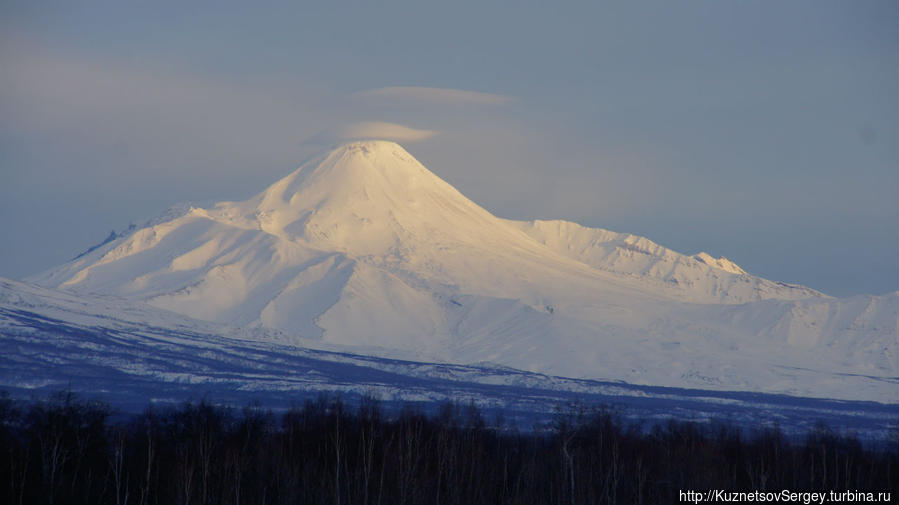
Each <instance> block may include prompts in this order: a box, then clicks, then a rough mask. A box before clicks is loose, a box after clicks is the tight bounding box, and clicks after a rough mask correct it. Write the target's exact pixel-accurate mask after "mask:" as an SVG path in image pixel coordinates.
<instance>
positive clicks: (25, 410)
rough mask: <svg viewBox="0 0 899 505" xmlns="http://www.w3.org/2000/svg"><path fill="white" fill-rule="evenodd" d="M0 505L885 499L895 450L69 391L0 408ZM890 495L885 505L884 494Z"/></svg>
mask: <svg viewBox="0 0 899 505" xmlns="http://www.w3.org/2000/svg"><path fill="white" fill-rule="evenodd" d="M0 451H2V452H0V457H2V461H0V479H2V482H0V502H2V503H9V504H17V505H21V504H49V505H54V504H82V503H84V504H92V505H93V504H116V505H128V504H134V505H148V504H154V505H155V504H183V505H190V504H198V505H206V504H216V505H228V504H234V505H239V504H246V505H251V504H259V505H263V504H265V505H268V504H272V505H274V504H329V505H334V504H336V505H341V504H347V505H369V504H383V505H388V504H390V505H393V504H398V505H406V504H425V503H426V504H438V505H452V504H459V505H462V504H465V505H474V504H503V503H508V504H522V505H525V504H538V503H539V504H605V503H608V504H616V503H617V504H664V503H678V502H679V501H678V500H679V491H681V490H707V489H728V490H760V491H766V490H771V491H779V490H781V489H790V490H796V491H801V490H809V491H820V490H871V491H894V490H893V489H891V488H892V487H894V486H895V485H896V483H897V482H899V450H897V448H896V447H895V446H894V445H890V444H889V443H887V442H886V441H884V442H882V443H878V444H863V443H862V442H861V441H860V440H859V439H858V438H857V437H855V436H853V435H852V434H840V433H836V432H834V431H833V430H830V429H828V428H826V427H824V426H818V427H817V428H815V429H814V430H811V431H810V432H809V433H808V434H807V435H806V436H805V437H804V438H800V439H796V438H788V437H786V436H785V435H784V434H783V433H782V432H781V431H780V430H779V429H777V428H771V429H763V430H759V431H756V432H752V433H748V432H746V431H744V430H742V429H740V428H738V427H736V426H734V425H732V424H726V423H707V424H697V423H690V422H678V421H668V422H666V423H661V424H657V425H654V426H652V427H651V428H644V427H641V426H639V425H636V424H633V423H627V422H624V421H623V420H622V419H621V417H620V416H619V415H617V414H616V413H615V412H612V411H609V410H607V409H594V410H578V411H574V410H571V411H568V412H565V413H560V414H559V415H558V417H557V419H556V421H555V422H554V424H553V425H552V426H551V427H549V428H547V429H546V430H536V431H533V430H529V431H519V430H518V429H516V428H515V427H514V426H508V425H507V424H506V423H505V422H504V421H503V420H502V419H496V420H493V421H490V422H488V421H487V420H486V419H485V418H484V416H483V414H482V413H481V411H480V410H479V409H477V408H476V407H474V406H471V405H469V406H462V405H458V404H452V403H449V404H445V405H443V406H441V407H440V409H439V410H438V411H437V412H436V413H434V414H431V415H427V414H425V413H424V412H422V411H421V410H417V409H414V408H405V409H403V410H401V411H398V412H397V411H392V412H389V413H388V411H387V410H386V409H384V408H383V407H382V406H381V405H380V404H379V402H378V401H376V400H374V399H371V398H365V399H363V400H362V401H361V402H360V403H359V404H357V405H354V406H352V407H350V406H349V405H348V404H346V403H345V402H343V401H341V400H340V398H339V397H324V396H323V397H320V398H319V399H317V400H313V401H307V402H305V403H304V404H303V405H301V406H296V407H293V408H291V409H289V410H287V411H286V412H285V413H283V414H278V415H276V414H273V413H272V412H271V411H268V410H265V409H262V408H260V407H256V406H247V407H244V408H240V409H234V408H228V407H222V406H216V405H213V404H211V403H209V402H206V401H201V402H192V403H185V404H182V405H179V406H177V407H171V408H153V407H150V408H148V409H147V410H146V411H144V412H143V413H142V414H140V415H134V416H129V417H123V416H113V412H112V410H111V409H110V407H109V406H108V405H105V404H102V403H97V402H93V401H88V400H85V399H82V398H79V397H76V396H74V395H72V394H70V393H61V394H59V395H56V396H54V397H53V398H51V399H49V400H44V401H32V402H19V401H14V400H12V399H10V398H9V397H8V396H4V397H0ZM894 496H895V494H894Z"/></svg>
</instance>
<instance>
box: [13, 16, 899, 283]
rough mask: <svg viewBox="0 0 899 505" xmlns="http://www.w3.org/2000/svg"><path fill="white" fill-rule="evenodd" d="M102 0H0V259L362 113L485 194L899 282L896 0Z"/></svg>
mask: <svg viewBox="0 0 899 505" xmlns="http://www.w3.org/2000/svg"><path fill="white" fill-rule="evenodd" d="M124 3H125V2H118V1H110V2H69V1H62V2H31V1H23V2H10V1H4V2H2V3H0V276H7V277H13V278H22V277H24V276H27V275H29V274H32V273H36V272H38V271H41V270H44V269H46V268H49V267H52V266H54V265H56V264H59V263H62V262H64V261H66V260H68V259H70V258H72V257H73V256H75V255H76V254H77V253H79V252H81V251H82V250H84V249H86V248H88V247H89V246H91V245H92V244H95V243H97V242H99V241H100V240H102V239H103V238H104V237H105V236H106V235H107V234H108V233H109V230H111V229H122V228H124V227H126V226H127V225H128V224H129V223H130V222H135V223H141V222H143V221H144V220H146V219H148V218H150V217H153V216H154V215H156V214H159V213H161V212H162V211H163V210H165V209H166V208H167V207H169V206H170V205H172V204H175V203H178V202H185V201H190V202H196V203H205V202H207V201H209V200H226V199H244V198H247V197H249V196H251V195H252V194H254V193H256V192H257V191H259V190H261V189H263V188H264V187H266V186H267V185H268V184H270V183H271V182H273V181H275V180H276V179H278V178H279V177H281V176H282V175H284V174H286V173H287V172H289V171H291V170H293V169H294V168H295V167H296V166H298V165H299V164H300V163H301V162H302V161H304V160H305V159H306V158H307V157H308V156H310V155H313V154H316V153H317V152H319V151H321V150H323V149H325V148H326V147H327V146H328V145H329V144H330V143H332V142H335V141H337V140H338V139H340V138H347V137H353V136H366V135H378V134H382V135H388V136H391V137H392V138H397V139H401V140H400V143H401V144H403V146H404V147H406V149H407V150H408V151H409V152H411V153H412V154H413V155H414V156H416V157H417V158H418V159H419V160H420V161H421V162H422V163H424V164H425V166H427V167H428V168H430V169H431V170H432V171H434V172H435V173H436V174H437V175H439V176H440V177H442V178H444V179H445V180H447V181H448V182H450V183H451V184H453V185H454V186H456V187H457V188H458V189H459V190H460V191H461V192H462V193H464V194H465V195H467V196H468V197H470V198H472V199H473V200H474V201H476V202H478V203H479V204H481V205H483V206H484V207H486V208H487V209H488V210H490V211H492V212H493V213H494V214H497V215H499V216H501V217H508V218H517V219H535V218H541V219H550V218H560V219H567V220H573V221H577V222H579V223H582V224H584V225H588V226H595V227H602V228H607V229H612V230H615V231H626V232H630V233H635V234H639V235H644V236H647V237H649V238H650V239H652V240H654V241H656V242H659V243H660V244H662V245H665V246H668V247H671V248H673V249H675V250H677V251H680V252H684V253H688V254H692V253H696V252H699V251H707V252H709V253H710V254H712V255H715V256H721V255H723V256H727V257H728V258H730V259H732V260H734V261H736V262H737V263H738V264H740V265H741V266H742V267H743V268H744V269H746V270H748V271H749V272H751V273H754V274H757V275H761V276H764V277H767V278H771V279H775V280H782V281H787V282H797V283H801V284H805V285H808V286H811V287H813V288H816V289H819V290H822V291H824V292H826V293H829V294H833V295H839V296H843V295H852V294H857V293H877V294H879V293H884V292H888V291H894V290H897V289H899V263H897V258H899V196H897V195H899V3H897V2H895V1H883V2H876V1H866V2H822V1H814V2H798V1H797V2H748V1H741V2H736V1H726V2H723V1H710V2H693V1H689V2H659V3H649V2H616V3H602V2H585V3H583V4H580V3H569V4H557V3H553V2H534V3H533V4H527V3H525V2H509V3H506V4H498V3H488V2H471V3H467V2H459V1H454V2H441V3H440V4H439V5H431V3H430V2H314V3H313V2H309V3H305V2H290V3H288V2H284V3H276V4H271V3H269V4H265V5H262V4H261V3H259V2H214V3H213V2H210V3H208V4H206V6H199V5H198V4H200V2H181V1H179V2H162V1H157V2H147V3H146V4H145V5H144V6H141V7H136V6H124V5H122V4H124ZM84 4H87V5H84Z"/></svg>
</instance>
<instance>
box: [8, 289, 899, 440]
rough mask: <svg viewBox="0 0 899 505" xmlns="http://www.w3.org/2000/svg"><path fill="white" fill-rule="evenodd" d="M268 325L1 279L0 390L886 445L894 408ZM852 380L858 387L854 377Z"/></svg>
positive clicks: (131, 404)
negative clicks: (606, 414) (412, 349)
mask: <svg viewBox="0 0 899 505" xmlns="http://www.w3.org/2000/svg"><path fill="white" fill-rule="evenodd" d="M275 340H277V334H274V333H272V332H263V333H261V334H260V333H259V330H258V329H256V330H253V329H247V328H231V327H227V326H224V325H220V324H214V323H206V322H202V321H196V320H191V319H189V318H187V317H184V316H180V315H178V314H174V313H171V312H168V311H164V310H161V309H156V308H154V307H150V306H147V305H144V304H142V303H140V302H131V301H127V300H124V299H121V298H110V297H98V296H89V295H83V294H79V295H75V294H72V293H67V292H62V291H57V290H52V289H46V288H41V287H38V286H35V285H31V284H26V283H22V282H17V281H12V280H7V279H0V345H2V346H3V349H4V352H3V353H2V354H0V390H2V392H3V393H4V394H5V393H9V394H11V395H12V397H13V398H16V399H25V400H29V399H34V398H41V397H47V396H49V395H51V394H54V393H58V392H60V391H72V392H75V393H77V394H79V395H81V396H83V397H87V398H91V399H94V398H96V399H100V400H103V401H106V402H108V403H109V404H111V405H112V406H113V407H114V408H115V409H116V411H119V412H140V411H143V410H144V409H145V408H146V407H147V406H148V405H149V404H156V405H160V404H161V405H165V404H171V403H176V402H183V401H190V400H193V401H197V400H199V399H201V398H202V399H205V400H207V401H211V402H216V403H223V404H225V405H228V406H230V407H239V406H241V405H247V404H255V405H262V406H263V407H266V408H272V409H275V410H286V409H287V408H289V407H290V406H291V405H298V404H301V403H302V401H303V400H304V399H311V398H315V397H316V396H317V395H319V394H321V393H327V394H334V395H340V397H341V398H342V399H343V400H344V401H347V402H349V403H351V404H352V403H354V402H355V401H358V399H359V398H360V397H361V396H362V395H368V396H375V397H376V398H379V399H380V401H381V402H382V405H383V406H384V407H385V409H386V410H387V411H388V412H390V411H393V412H396V411H398V410H400V409H402V408H403V407H404V405H405V404H407V403H410V402H411V403H414V404H418V405H419V406H420V407H421V408H423V409H425V410H427V411H434V410H436V408H437V407H438V406H439V405H440V404H441V403H442V402H446V401H450V400H452V401H455V402H458V403H461V404H463V405H464V404H467V403H469V402H473V403H475V404H477V405H478V406H479V407H481V409H483V410H484V411H485V414H486V415H488V416H489V417H490V418H493V416H494V413H501V414H502V416H503V418H504V419H506V420H507V421H508V422H513V423H515V424H516V425H517V426H519V427H521V428H522V429H528V428H530V427H531V426H536V427H538V428H539V426H541V425H544V424H545V423H549V422H552V420H553V419H554V416H555V415H556V414H557V412H559V411H561V412H566V411H568V410H569V409H570V408H572V407H571V406H572V405H577V406H579V408H592V407H598V406H612V407H613V408H615V409H616V410H618V411H620V412H621V413H622V415H623V416H624V417H625V418H629V419H633V420H635V421H638V422H640V423H641V424H643V425H644V426H649V425H652V424H653V423H655V422H657V421H660V422H665V421H666V420H667V419H671V418H674V419H682V420H691V421H703V420H708V419H714V418H719V419H727V420H729V422H731V423H737V424H738V425H744V426H746V427H750V428H753V429H755V428H757V427H759V426H764V425H769V424H770V423H772V422H773V421H772V420H774V419H776V420H777V423H778V424H779V426H780V427H781V428H782V429H784V430H785V431H786V432H787V433H799V434H804V433H806V432H807V431H808V430H809V429H811V428H812V427H813V426H814V424H815V423H816V422H818V421H819V420H823V421H825V422H826V423H827V424H828V425H829V426H831V427H832V428H834V429H838V430H841V431H842V430H850V429H851V430H853V431H854V432H857V433H859V434H860V436H862V437H863V438H870V439H873V440H885V439H886V437H887V436H888V435H889V431H890V429H891V427H892V426H895V425H896V423H897V422H899V411H897V409H896V408H895V404H893V405H889V404H880V403H873V402H859V401H848V402H847V401H835V400H820V399H809V398H795V397H788V396H781V395H766V394H759V393H741V392H711V391H702V390H695V389H682V388H661V387H652V386H635V385H630V384H626V383H623V382H618V381H615V382H608V381H605V382H603V381H591V380H584V379H570V378H563V377H553V376H547V375H542V374H535V373H528V372H523V371H520V370H514V369H511V368H508V367H501V366H495V365H468V366H463V365H450V364H441V363H427V362H414V361H400V360H391V359H384V358H377V357H371V356H364V355H358V354H349V353H345V352H333V351H320V350H311V349H308V348H304V347H300V346H296V345H286V344H278V343H276V342H274V341H275ZM847 380H848V381H849V382H853V381H854V382H856V383H862V382H864V381H863V380H862V379H859V378H852V377H850V378H848V379H847Z"/></svg>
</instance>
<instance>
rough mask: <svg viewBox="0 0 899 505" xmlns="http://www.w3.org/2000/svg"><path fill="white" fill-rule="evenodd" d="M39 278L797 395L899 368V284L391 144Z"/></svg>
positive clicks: (482, 355) (433, 346) (403, 340)
mask: <svg viewBox="0 0 899 505" xmlns="http://www.w3.org/2000/svg"><path fill="white" fill-rule="evenodd" d="M33 280H34V281H35V282H37V283H39V284H43V285H45V286H50V287H59V288H62V289H65V290H71V291H79V292H91V293H99V294H106V295H116V296H121V297H125V298H129V299H133V300H139V301H144V302H147V303H149V304H151V305H154V306H156V307H159V308H163V309H168V310H171V311H174V312H178V313H181V314H185V315H188V316H191V317H194V318H198V319H204V320H210V321H216V322H223V323H229V324H234V325H239V326H249V327H254V326H255V327H263V328H268V329H271V330H278V331H280V332H282V333H281V335H282V339H283V340H286V341H289V342H294V343H299V344H302V345H307V346H310V345H311V346H344V347H347V346H348V347H351V348H352V349H355V350H360V349H361V350H364V351H365V352H370V353H375V354H381V355H390V356H404V357H413V356H414V357H417V358H427V359H436V360H442V361H453V362H477V361H492V362H497V363H501V364H505V365H509V366H514V367H518V368H524V369H528V370H535V371H545V372H550V373H553V374H556V375H568V376H579V377H590V378H616V379H624V380H628V381H630V382H637V383H655V384H667V385H690V386H703V387H718V388H730V389H761V390H772V391H779V392H780V391H787V390H790V388H794V389H796V388H798V389H799V390H804V389H803V388H811V390H814V388H815V387H816V384H819V383H820V381H821V374H825V375H827V376H828V377H829V376H830V375H829V374H831V373H836V372H840V373H865V374H868V375H881V374H885V375H886V376H893V377H895V376H896V375H897V370H899V361H897V356H896V353H895V350H896V345H897V343H896V338H895V335H896V334H897V333H899V332H897V327H899V322H897V317H896V315H895V314H896V309H897V307H899V303H897V298H899V297H897V296H893V297H889V296H887V297H856V298H853V299H850V300H835V299H832V298H829V297H826V296H824V295H822V294H820V293H817V292H815V291H813V290H811V289H808V288H805V287H802V286H794V285H788V284H783V283H777V282H772V281H768V280H765V279H761V278H758V277H754V276H751V275H749V274H747V273H746V272H745V271H744V270H743V269H742V268H740V267H739V266H737V265H736V264H734V263H733V262H731V261H729V260H727V259H726V258H717V259H716V258H714V257H712V256H711V255H709V254H706V253H700V254H697V255H695V256H687V255H683V254H680V253H677V252H675V251H672V250H670V249H667V248H665V247H662V246H660V245H658V244H655V243H654V242H652V241H650V240H648V239H646V238H643V237H637V236H634V235H629V234H623V233H615V232H610V231H607V230H601V229H593V228H586V227H583V226H580V225H577V224H575V223H569V222H565V221H533V222H521V221H511V220H505V219H501V218H498V217H495V216H493V215H492V214H490V213H489V212H487V211H486V210H485V209H483V208H482V207H480V206H478V205H477V204H476V203H474V202H472V201H471V200H469V199H468V198H466V197H465V196H464V195H462V194H461V193H460V192H459V191H457V190H456V189H455V188H453V187H452V186H451V185H449V184H447V183H446V182H444V181H443V180H441V179H440V178H439V177H437V176H436V175H434V174H433V173H431V172H430V171H429V170H427V169H426V168H425V167H424V166H423V165H422V164H421V163H419V162H418V161H417V160H416V159H415V158H413V157H412V155H410V154H409V153H408V152H406V151H405V150H404V149H403V148H402V147H400V146H399V145H397V144H395V143H393V142H385V141H364V142H352V143H348V144H345V145H342V146H340V147H338V148H336V149H334V150H332V151H330V152H328V153H325V154H323V155H322V156H319V157H317V158H314V159H312V160H310V161H309V162H307V163H305V164H303V165H302V166H301V167H300V168H298V169H297V170H295V171H294V172H292V173H290V174H288V175H287V176H286V177H284V178H282V179H281V180H279V181H277V182H275V183H274V184H272V185H271V186H269V187H268V188H266V189H265V190H263V191H262V192H260V193H258V194H257V195H256V196H254V197H252V198H250V199H249V200H246V201H243V202H221V203H218V204H216V205H215V206H213V207H211V208H208V209H202V208H195V207H189V208H183V209H179V210H176V211H170V212H168V213H166V214H165V215H163V216H162V217H160V218H157V219H154V220H151V221H150V222H148V223H147V224H146V225H145V226H142V227H136V228H135V229H133V230H129V231H128V232H126V233H123V234H121V235H120V236H118V237H117V238H115V239H114V240H112V241H110V242H109V243H105V244H102V245H101V246H99V247H97V248H96V249H94V250H91V251H89V252H88V253H86V254H85V255H83V256H80V257H78V258H76V259H75V260H73V261H72V262H70V263H68V264H65V265H62V266H61V267H59V268H57V269H54V270H51V271H49V272H47V273H45V274H42V275H40V276H38V277H36V278H34V279H33ZM268 333H269V334H270V333H271V332H268ZM884 349H886V351H884ZM710 357H713V358H714V359H709V358H710ZM783 366H788V367H793V368H792V369H795V370H800V369H802V370H805V371H801V372H798V371H793V372H790V374H792V375H791V376H793V378H792V379H790V380H784V378H783V377H784V371H783V370H784V368H782V367H783ZM811 390H810V391H811Z"/></svg>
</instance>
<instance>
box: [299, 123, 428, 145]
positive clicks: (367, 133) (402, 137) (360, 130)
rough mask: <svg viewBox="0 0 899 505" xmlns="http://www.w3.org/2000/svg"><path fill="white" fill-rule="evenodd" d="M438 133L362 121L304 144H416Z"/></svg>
mask: <svg viewBox="0 0 899 505" xmlns="http://www.w3.org/2000/svg"><path fill="white" fill-rule="evenodd" d="M436 134H437V132H436V131H434V130H424V129H419V128H412V127H410V126H405V125H401V124H398V123H388V122H386V121H360V122H356V123H351V124H348V125H345V126H341V127H338V128H334V129H331V130H326V131H323V132H320V133H318V134H316V135H315V136H313V137H311V138H309V139H307V140H306V141H305V142H303V143H304V144H330V143H334V142H343V141H348V140H367V139H378V140H393V141H396V142H416V141H420V140H426V139H429V138H431V137H433V136H434V135H436Z"/></svg>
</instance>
